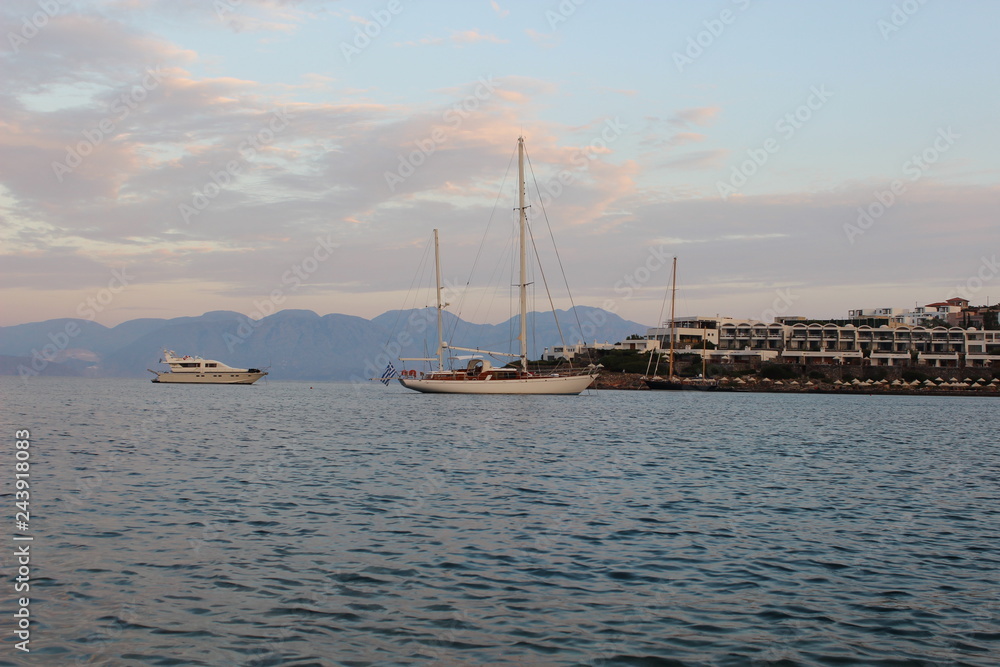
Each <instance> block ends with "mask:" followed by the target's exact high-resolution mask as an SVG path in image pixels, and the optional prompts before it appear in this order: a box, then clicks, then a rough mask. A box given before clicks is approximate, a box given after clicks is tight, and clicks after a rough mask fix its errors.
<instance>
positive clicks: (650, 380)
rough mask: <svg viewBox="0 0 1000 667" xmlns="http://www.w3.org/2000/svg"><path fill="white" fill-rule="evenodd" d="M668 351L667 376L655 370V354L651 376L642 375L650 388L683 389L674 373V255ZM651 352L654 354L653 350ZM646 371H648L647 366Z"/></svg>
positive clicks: (657, 360) (658, 359) (671, 274)
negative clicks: (662, 376)
mask: <svg viewBox="0 0 1000 667" xmlns="http://www.w3.org/2000/svg"><path fill="white" fill-rule="evenodd" d="M670 288H671V291H670V352H669V354H668V356H667V359H668V370H667V377H666V378H661V377H660V376H659V375H657V374H656V372H657V371H658V370H659V368H660V358H659V355H657V358H656V367H654V368H653V375H652V377H644V378H642V381H643V382H644V383H645V384H646V386H647V387H649V388H650V389H672V390H680V389H683V383H682V382H681V379H680V378H679V377H677V376H675V375H674V304H675V302H676V301H677V258H676V257H674V264H673V267H672V268H671V272H670ZM660 315H661V317H662V315H663V310H662V308H661V310H660ZM653 354H656V353H655V352H654V353H653ZM646 372H649V369H648V367H647V369H646Z"/></svg>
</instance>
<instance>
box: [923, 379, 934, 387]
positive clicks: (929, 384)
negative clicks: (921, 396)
mask: <svg viewBox="0 0 1000 667" xmlns="http://www.w3.org/2000/svg"><path fill="white" fill-rule="evenodd" d="M924 386H925V387H933V386H934V383H933V382H931V381H930V380H924Z"/></svg>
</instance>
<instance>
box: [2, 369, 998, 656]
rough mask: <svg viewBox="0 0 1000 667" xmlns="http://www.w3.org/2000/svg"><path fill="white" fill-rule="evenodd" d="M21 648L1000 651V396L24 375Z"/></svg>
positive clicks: (151, 652)
mask: <svg viewBox="0 0 1000 667" xmlns="http://www.w3.org/2000/svg"><path fill="white" fill-rule="evenodd" d="M0 391H2V401H3V403H2V405H3V423H4V429H5V430H4V434H5V435H4V441H5V442H7V443H8V444H7V445H5V446H4V449H3V450H2V451H3V452H4V453H3V454H2V456H3V460H4V461H5V463H4V465H3V466H2V470H3V473H2V474H3V476H4V480H3V482H4V487H3V490H4V493H5V494H6V495H4V496H3V499H4V501H5V504H6V505H8V508H9V511H8V514H10V515H11V516H10V517H8V518H4V519H3V525H4V529H3V531H2V535H3V547H2V552H3V556H0V558H2V560H3V564H4V568H5V573H6V574H7V575H10V574H12V572H13V570H12V569H11V563H12V560H11V558H10V557H9V555H10V554H11V553H12V552H13V548H12V547H11V544H12V542H11V541H10V538H9V534H10V532H11V531H10V530H9V529H8V527H9V526H10V525H11V524H12V519H13V511H14V510H13V508H12V505H13V498H12V496H11V495H10V493H11V491H12V488H11V485H10V480H11V478H12V473H11V472H10V471H11V470H12V465H10V464H11V462H12V460H13V454H12V452H13V439H14V438H13V430H14V428H28V429H30V430H31V434H32V440H33V445H32V449H31V452H32V458H31V465H32V468H31V470H32V496H31V502H32V505H31V508H32V523H31V526H32V529H31V531H32V534H33V535H34V536H35V540H34V542H33V546H32V549H33V552H32V553H33V557H32V563H31V565H32V577H33V581H32V588H31V600H32V601H31V611H32V618H33V621H34V624H33V626H32V643H31V648H32V652H31V654H30V656H25V655H24V654H21V653H19V652H17V651H15V650H14V649H13V642H14V641H15V640H14V638H13V636H12V635H11V631H10V630H9V628H10V626H9V621H8V619H9V618H10V615H9V614H8V613H7V611H6V610H8V609H11V608H12V607H13V604H12V602H11V598H13V597H14V594H13V584H12V582H11V581H10V578H9V576H6V579H5V582H6V583H4V584H3V586H4V589H3V595H2V596H0V599H3V600H4V606H3V608H4V619H5V620H4V623H3V629H4V635H3V643H2V644H0V664H3V665H9V664H25V665H27V664H51V665H71V664H88V665H145V664H150V665H300V666H301V665H369V664H372V665H400V664H417V665H419V664H427V665H485V664H489V665H502V664H508V665H515V664H517V665H682V664H683V665H746V664H755V665H757V664H759V665H764V664H782V665H793V664H801V665H845V664H866V665H880V664H884V665H890V664H891V665H901V664H914V665H921V664H923V665H996V664H998V663H1000V583H998V580H1000V503H998V498H1000V445H998V442H997V437H996V426H997V423H998V422H997V418H996V411H997V408H998V407H1000V402H998V401H997V399H991V398H976V397H970V398H958V397H918V396H915V397H904V396H815V395H797V394H750V393H739V394H735V393H734V394H725V393H702V392H596V393H590V394H586V395H582V396H579V397H546V396H542V397H516V396H507V397H504V396H494V397H488V396H432V395H423V394H416V393H410V392H407V391H406V390H404V389H402V388H401V387H398V386H391V387H389V388H384V387H382V386H381V385H378V384H374V385H371V386H367V385H366V386H363V387H354V386H352V385H348V384H314V385H311V386H310V385H308V384H299V383H279V382H270V383H267V384H263V383H261V384H258V385H255V386H253V387H197V386H188V387H184V386H170V385H154V384H152V383H149V382H147V381H138V380H136V381H132V380H81V379H44V378H38V379H34V380H32V381H30V382H28V383H22V382H21V381H20V380H18V379H16V378H0Z"/></svg>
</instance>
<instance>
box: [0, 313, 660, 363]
mask: <svg viewBox="0 0 1000 667" xmlns="http://www.w3.org/2000/svg"><path fill="white" fill-rule="evenodd" d="M577 315H578V316H579V320H580V323H579V325H578V323H577V318H576V317H574V316H573V313H571V312H567V311H559V321H560V323H561V324H562V331H563V334H564V336H565V339H566V342H567V343H568V344H572V343H575V342H577V341H578V340H581V339H585V340H587V341H588V342H593V341H594V340H598V341H601V342H604V341H608V342H612V343H613V342H616V341H620V340H623V339H625V338H627V337H628V336H629V335H630V334H635V333H640V334H641V333H645V330H646V328H647V327H646V325H642V324H638V323H636V322H630V321H627V320H623V319H622V318H620V317H618V316H617V315H615V314H613V313H609V312H607V311H604V310H601V309H599V308H590V307H578V308H577ZM443 321H444V329H445V340H447V341H448V342H450V343H451V344H453V345H459V346H463V347H478V348H481V349H484V350H493V351H516V340H515V337H516V335H517V330H518V318H517V317H515V318H513V319H511V320H508V321H506V322H502V323H500V324H473V323H470V322H465V321H463V320H461V319H459V318H458V317H456V316H455V315H453V314H452V313H449V312H447V311H445V313H444V317H443ZM581 325H582V326H581ZM393 327H396V329H395V330H393ZM584 334H587V335H584ZM528 339H529V356H530V357H531V358H533V359H537V358H539V357H540V356H541V354H542V351H543V349H544V348H545V347H551V346H553V345H558V344H560V338H559V334H558V331H557V329H556V326H555V318H554V317H553V315H552V313H548V312H546V313H529V314H528ZM436 347H437V322H436V313H435V310H434V309H433V308H427V309H415V310H408V311H389V312H386V313H383V314H381V315H379V316H377V317H375V318H373V319H371V320H366V319H364V318H362V317H355V316H352V315H342V314H337V313H333V314H329V315H322V316H321V315H318V314H317V313H315V312H313V311H311V310H283V311H280V312H277V313H274V314H273V315H269V316H267V317H264V318H262V319H260V320H256V321H255V320H251V319H249V318H248V317H247V316H245V315H242V314H240V313H235V312H231V311H212V312H208V313H205V314H204V315H200V316H195V317H178V318H173V319H162V320H161V319H155V318H142V319H136V320H129V321H127V322H123V323H121V324H119V325H117V326H114V327H105V326H103V325H101V324H98V323H96V322H92V321H90V320H82V319H73V318H62V319H55V320H47V321H45V322H32V323H28V324H20V325H14V326H9V327H0V356H2V357H3V360H2V363H0V375H35V374H38V375H72V376H88V377H143V376H148V375H147V374H146V369H147V368H151V369H154V370H157V369H158V370H165V368H166V367H165V366H162V365H161V364H159V363H158V362H159V359H160V358H161V353H162V350H163V349H164V348H167V349H171V350H174V351H176V352H177V353H179V354H191V355H199V356H202V357H205V358H208V359H218V360H219V361H222V362H224V363H227V364H229V365H231V366H236V367H241V368H250V367H254V368H264V367H266V366H269V367H270V369H269V370H270V375H269V377H270V378H272V379H277V380H350V379H359V378H368V377H372V376H373V375H377V374H379V373H381V371H382V369H383V368H384V367H385V364H386V362H387V361H390V360H391V361H392V362H393V363H394V364H395V365H396V367H397V368H400V367H401V366H402V364H401V363H400V362H399V361H397V357H400V356H403V357H424V356H433V355H434V353H435V350H436ZM407 366H408V367H409V368H414V367H419V363H414V362H409V363H408V364H407ZM148 377H150V378H151V377H152V376H148Z"/></svg>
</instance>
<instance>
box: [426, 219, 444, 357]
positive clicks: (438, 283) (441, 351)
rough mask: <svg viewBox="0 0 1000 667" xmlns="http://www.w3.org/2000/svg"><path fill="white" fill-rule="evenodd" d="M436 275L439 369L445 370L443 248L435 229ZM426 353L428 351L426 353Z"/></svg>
mask: <svg viewBox="0 0 1000 667" xmlns="http://www.w3.org/2000/svg"><path fill="white" fill-rule="evenodd" d="M434 276H435V284H436V287H437V289H436V290H435V293H436V294H437V324H438V349H437V358H438V370H439V371H441V370H444V325H443V323H442V319H441V311H442V310H443V309H444V306H443V305H442V304H441V248H440V246H439V245H438V230H436V229H435V230H434ZM424 354H426V352H425V353H424Z"/></svg>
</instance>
